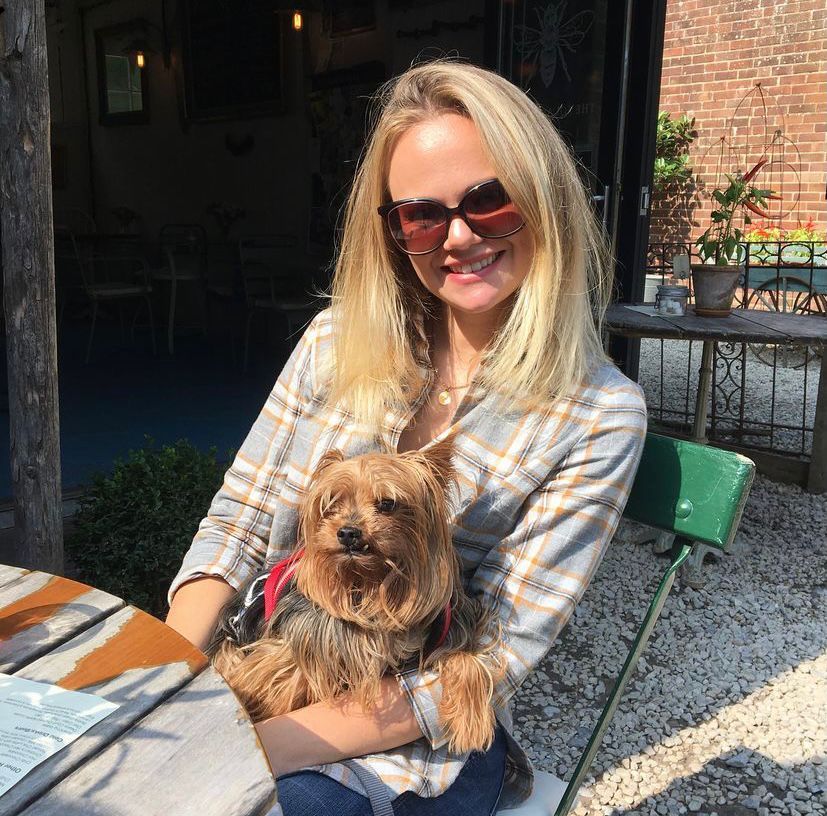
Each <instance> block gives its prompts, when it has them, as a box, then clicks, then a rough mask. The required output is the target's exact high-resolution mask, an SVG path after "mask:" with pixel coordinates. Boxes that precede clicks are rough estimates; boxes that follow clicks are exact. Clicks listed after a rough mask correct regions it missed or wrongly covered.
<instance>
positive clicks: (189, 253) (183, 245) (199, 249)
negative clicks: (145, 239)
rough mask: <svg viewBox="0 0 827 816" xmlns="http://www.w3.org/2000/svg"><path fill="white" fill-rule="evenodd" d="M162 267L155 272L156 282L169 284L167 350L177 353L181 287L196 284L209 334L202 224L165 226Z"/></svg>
mask: <svg viewBox="0 0 827 816" xmlns="http://www.w3.org/2000/svg"><path fill="white" fill-rule="evenodd" d="M158 239H159V243H160V246H161V263H162V264H163V266H161V267H160V268H159V269H155V270H153V272H152V279H153V280H154V281H163V282H165V283H168V284H169V308H168V311H167V350H168V351H169V353H170V355H172V354H173V353H174V351H175V341H174V338H175V312H176V307H177V302H178V286H179V284H182V283H188V284H194V285H195V286H194V288H195V290H196V295H197V297H198V298H199V307H200V309H201V330H202V332H203V334H204V335H205V336H206V334H207V304H206V294H205V292H204V284H205V280H206V270H207V232H206V230H205V229H204V227H202V226H201V225H200V224H165V225H164V226H163V227H161V231H160V233H159V236H158Z"/></svg>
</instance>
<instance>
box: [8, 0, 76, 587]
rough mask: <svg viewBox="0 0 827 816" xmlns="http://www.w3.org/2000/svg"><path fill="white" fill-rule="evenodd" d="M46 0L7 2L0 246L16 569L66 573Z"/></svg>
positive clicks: (13, 556)
mask: <svg viewBox="0 0 827 816" xmlns="http://www.w3.org/2000/svg"><path fill="white" fill-rule="evenodd" d="M49 124H50V116H49V83H48V68H47V62H46V19H45V8H44V3H43V0H0V241H2V266H3V276H4V285H5V293H4V294H5V297H4V307H5V315H6V348H7V351H6V356H7V362H8V372H9V373H8V377H9V417H10V432H11V469H12V485H13V491H14V520H15V526H16V528H17V531H18V536H17V541H16V544H15V548H14V550H13V553H12V559H13V561H14V563H15V564H16V565H18V566H24V567H30V568H37V569H42V570H45V571H48V572H53V573H61V572H62V571H63V530H62V514H61V493H60V440H59V434H58V403H57V342H56V327H55V279H54V235H53V225H52V172H51V156H50V138H49Z"/></svg>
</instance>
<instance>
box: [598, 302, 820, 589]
mask: <svg viewBox="0 0 827 816" xmlns="http://www.w3.org/2000/svg"><path fill="white" fill-rule="evenodd" d="M606 329H607V330H608V331H610V332H611V333H613V334H618V335H622V336H624V337H641V338H643V337H649V338H657V339H663V340H687V341H691V340H699V341H701V342H702V343H703V353H702V355H701V368H700V371H699V377H698V392H697V394H696V396H695V421H694V425H693V429H692V438H693V439H694V440H695V441H696V442H700V443H702V444H705V443H706V441H707V439H706V417H707V409H708V406H709V398H710V392H711V388H712V359H713V354H714V349H715V343H718V342H724V343H770V344H775V345H807V346H818V347H821V348H822V349H827V318H824V317H820V316H814V315H799V314H792V313H788V312H769V311H761V310H757V309H736V310H733V312H732V314H731V315H729V316H728V317H701V316H700V315H696V314H695V312H694V309H693V307H692V306H689V307H687V312H686V314H685V315H680V316H679V315H669V316H665V315H660V314H655V313H654V309H653V307H652V306H645V305H642V304H636V305H633V304H620V303H616V304H613V305H612V306H610V307H609V309H608V311H607V313H606ZM807 489H808V490H809V491H810V492H812V493H822V492H824V491H827V353H824V354H822V356H821V371H820V376H819V383H818V395H817V397H816V409H815V422H814V427H813V448H812V455H811V458H810V468H809V474H808V479H807ZM670 544H671V542H667V541H659V543H658V544H657V545H656V550H663V549H668V547H669V546H670ZM708 552H710V549H709V548H708V547H703V546H700V545H696V547H695V550H694V551H693V554H692V556H691V557H690V559H689V560H688V561H687V562H686V563H685V565H684V568H683V571H682V576H683V578H684V581H685V582H686V583H689V584H690V585H692V586H696V587H700V586H703V583H704V581H703V577H702V572H701V564H702V563H703V559H704V556H705V555H706V554H707V553H708Z"/></svg>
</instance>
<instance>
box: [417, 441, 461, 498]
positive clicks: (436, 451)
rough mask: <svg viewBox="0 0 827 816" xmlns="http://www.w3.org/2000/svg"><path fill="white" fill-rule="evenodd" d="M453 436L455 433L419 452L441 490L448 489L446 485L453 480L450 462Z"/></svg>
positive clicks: (452, 466) (452, 451) (453, 474)
mask: <svg viewBox="0 0 827 816" xmlns="http://www.w3.org/2000/svg"><path fill="white" fill-rule="evenodd" d="M454 437H455V434H450V435H449V436H447V437H446V438H445V439H440V441H439V442H437V443H436V444H435V445H431V447H430V448H427V449H426V450H424V451H422V453H421V456H422V458H423V459H424V460H425V461H426V462H427V464H428V465H429V466H430V468H431V470H432V472H433V474H434V475H435V476H436V479H437V481H438V482H439V484H440V486H441V487H442V489H443V491H445V490H447V489H448V485H450V484H451V483H452V482H453V480H454V476H455V473H454V465H453V464H452V462H451V458H452V456H453V454H454Z"/></svg>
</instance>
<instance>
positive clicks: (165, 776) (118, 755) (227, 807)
mask: <svg viewBox="0 0 827 816" xmlns="http://www.w3.org/2000/svg"><path fill="white" fill-rule="evenodd" d="M0 672H4V673H6V674H14V675H17V676H20V677H23V678H26V679H28V680H37V681H40V682H46V683H54V684H57V685H60V686H62V687H64V688H68V689H72V690H76V691H81V690H82V691H86V692H90V693H93V694H97V695H100V696H101V697H104V698H105V699H107V700H109V701H111V702H113V703H118V704H119V705H120V708H118V709H117V710H116V711H114V712H113V713H112V714H110V715H109V716H108V717H106V718H105V719H104V720H102V721H101V722H99V723H98V724H97V725H95V726H93V727H92V728H90V729H89V730H88V731H87V732H86V733H85V734H83V735H82V736H81V737H80V738H78V739H77V740H76V741H75V742H73V743H71V745H69V746H67V747H66V748H64V749H63V750H61V751H59V752H58V753H56V754H55V755H54V756H52V757H51V758H49V759H48V760H46V761H45V762H43V763H41V764H40V765H38V766H37V767H36V768H34V769H33V770H32V771H31V772H30V773H29V774H27V775H26V776H25V777H24V778H23V779H22V780H21V781H20V782H19V783H18V784H17V785H15V786H14V787H13V788H11V789H10V790H9V791H7V792H6V793H5V794H4V795H3V796H0V816H12V814H18V813H20V814H25V816H47V814H48V815H49V816H51V814H54V816H58V814H60V816H66V815H67V814H68V815H69V816H133V815H134V816H152V814H159V816H172V814H176V816H177V814H185V813H186V814H197V815H198V816H263V815H264V814H266V813H268V811H269V812H270V813H272V814H276V813H280V812H281V811H280V809H279V807H278V805H277V804H276V803H275V784H274V782H273V777H272V775H271V773H270V768H269V765H268V763H267V759H266V757H265V755H264V752H263V750H262V748H261V745H260V744H259V742H258V738H257V736H256V732H255V729H254V728H253V726H252V724H251V722H250V720H249V719H248V717H247V714H246V712H245V711H244V710H243V709H242V708H241V706H240V704H239V703H238V701H237V700H236V698H235V696H234V695H233V693H232V692H231V691H230V689H229V687H228V686H227V685H226V683H225V682H224V681H223V679H222V678H221V677H220V676H219V675H218V674H217V673H216V672H215V671H214V670H213V669H212V668H211V667H209V666H208V665H207V660H206V658H205V657H204V655H203V654H202V653H201V652H200V651H199V650H198V649H196V648H195V647H194V646H192V645H191V644H190V643H188V642H187V641H186V640H185V639H184V638H182V637H181V636H180V635H179V634H178V633H177V632H175V631H173V630H172V629H170V628H169V627H168V626H166V625H165V624H163V623H161V622H160V621H159V620H157V619H156V618H153V617H152V616H150V615H147V614H145V613H144V612H141V611H140V610H138V609H136V608H134V607H132V606H127V605H125V604H124V602H123V601H122V600H121V599H120V598H116V597H115V596H114V595H109V594H108V593H106V592H102V591H100V590H97V589H93V588H92V587H89V586H86V585H85V584H80V583H78V582H76V581H71V580H68V579H66V578H59V577H56V576H53V575H48V574H46V573H42V572H29V571H26V570H21V569H17V568H16V567H7V566H3V565H0ZM271 808H272V810H271Z"/></svg>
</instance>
